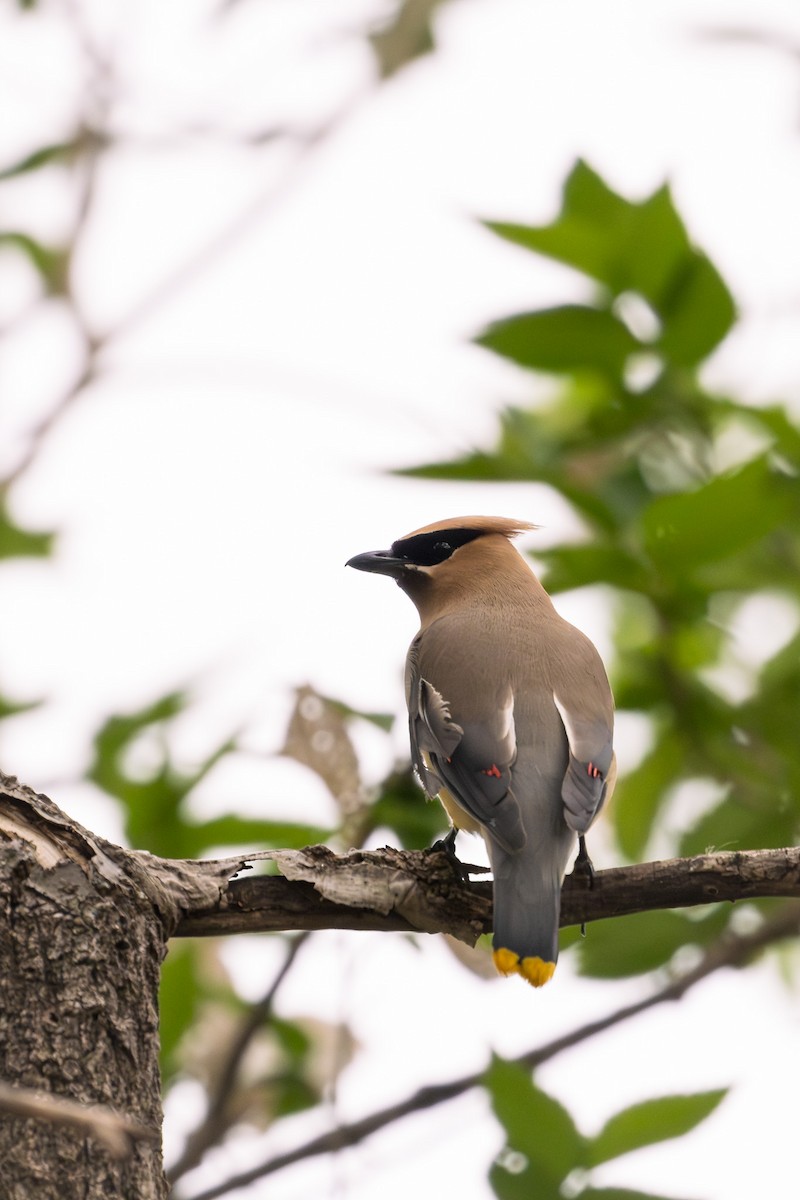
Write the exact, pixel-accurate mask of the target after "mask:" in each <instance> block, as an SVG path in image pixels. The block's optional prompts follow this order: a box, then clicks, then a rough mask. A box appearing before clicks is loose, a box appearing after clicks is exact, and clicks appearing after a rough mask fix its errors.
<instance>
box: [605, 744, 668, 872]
mask: <svg viewBox="0 0 800 1200" xmlns="http://www.w3.org/2000/svg"><path fill="white" fill-rule="evenodd" d="M685 754H686V750H685V747H684V745H683V742H682V740H681V738H680V737H679V736H678V735H677V734H676V733H675V732H673V731H668V730H665V731H663V732H662V733H661V734H660V735H659V736H658V739H657V741H656V743H655V746H654V747H653V749H652V750H651V751H650V753H649V754H648V755H647V757H646V758H645V759H644V760H643V762H641V763H640V764H639V766H638V767H636V769H635V770H633V771H631V772H630V774H628V775H624V776H623V777H622V778H621V779H620V780H619V782H618V784H617V786H616V789H615V791H614V795H613V798H612V801H611V806H610V809H609V811H610V814H611V817H612V820H613V822H614V829H615V832H616V835H617V839H618V841H619V844H620V848H621V849H622V852H623V853H624V854H625V856H626V858H627V859H628V860H629V861H630V862H637V861H638V860H639V859H641V857H642V856H643V854H644V852H645V848H646V846H647V843H648V841H649V839H650V833H651V830H652V828H653V823H654V821H655V819H656V817H657V816H658V813H659V811H660V809H661V806H662V804H663V803H664V801H665V800H666V798H667V792H668V790H669V788H670V787H672V785H673V784H674V783H676V782H677V781H678V779H680V777H681V775H682V774H683V772H684V768H685Z"/></svg>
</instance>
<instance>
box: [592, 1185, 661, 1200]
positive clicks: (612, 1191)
mask: <svg viewBox="0 0 800 1200" xmlns="http://www.w3.org/2000/svg"><path fill="white" fill-rule="evenodd" d="M580 1200H674V1197H670V1196H661V1195H658V1196H656V1195H655V1194H654V1193H653V1192H632V1191H631V1190H630V1188H615V1187H611V1188H592V1187H590V1188H584V1190H583V1191H582V1192H581V1193H580Z"/></svg>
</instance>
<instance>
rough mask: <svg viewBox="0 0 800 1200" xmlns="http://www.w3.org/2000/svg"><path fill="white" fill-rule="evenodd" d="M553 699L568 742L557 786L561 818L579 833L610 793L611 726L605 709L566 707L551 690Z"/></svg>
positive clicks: (613, 768)
mask: <svg viewBox="0 0 800 1200" xmlns="http://www.w3.org/2000/svg"><path fill="white" fill-rule="evenodd" d="M553 701H554V703H555V706H556V708H557V709H558V712H559V716H560V717H561V720H562V721H563V723H564V728H565V729H566V731H567V741H568V742H569V761H568V763H567V771H566V774H565V776H564V782H563V784H562V787H561V798H562V800H563V801H564V820H565V821H566V822H567V825H569V827H570V829H573V830H574V831H575V833H578V834H583V833H585V832H586V830H587V829H588V828H589V826H590V825H591V824H592V822H593V821H594V819H595V817H596V816H597V814H598V813H599V811H600V809H601V807H602V805H603V803H604V801H605V800H606V799H607V797H608V796H609V795H610V794H611V791H612V790H613V786H614V782H615V780H616V762H615V759H614V749H613V745H612V738H613V726H612V725H611V724H610V722H609V720H608V717H607V715H606V714H605V712H601V713H598V714H597V715H596V716H591V715H586V713H585V712H584V713H581V712H579V711H577V710H576V709H575V708H570V707H569V705H568V704H567V703H566V702H565V701H564V700H563V698H561V697H559V695H558V694H557V693H555V692H554V693H553Z"/></svg>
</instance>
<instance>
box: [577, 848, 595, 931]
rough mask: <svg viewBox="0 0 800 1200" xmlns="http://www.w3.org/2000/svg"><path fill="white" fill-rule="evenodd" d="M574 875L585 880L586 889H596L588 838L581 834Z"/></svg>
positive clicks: (584, 925) (584, 927) (584, 923)
mask: <svg viewBox="0 0 800 1200" xmlns="http://www.w3.org/2000/svg"><path fill="white" fill-rule="evenodd" d="M572 874H573V876H574V877H575V878H577V879H581V880H583V886H584V887H586V888H589V889H591V888H593V887H594V875H595V871H594V863H593V862H592V860H591V858H590V857H589V851H588V850H587V849H586V838H585V837H584V836H583V834H581V835H580V836H579V837H578V856H577V858H576V859H575V862H574V863H573V866H572ZM581 937H586V922H585V921H581Z"/></svg>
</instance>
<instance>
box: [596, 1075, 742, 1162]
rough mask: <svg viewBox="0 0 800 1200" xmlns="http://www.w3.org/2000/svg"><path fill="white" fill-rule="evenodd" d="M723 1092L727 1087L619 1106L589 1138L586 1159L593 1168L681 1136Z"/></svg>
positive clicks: (719, 1099) (711, 1107) (698, 1120)
mask: <svg viewBox="0 0 800 1200" xmlns="http://www.w3.org/2000/svg"><path fill="white" fill-rule="evenodd" d="M726 1095H727V1088H718V1089H717V1090H715V1091H710V1092H696V1093H694V1094H693V1095H686V1096H662V1097H660V1098H659V1099H657V1100H645V1101H644V1102H643V1103H641V1104H634V1105H632V1106H631V1107H630V1108H626V1109H623V1110H622V1112H618V1113H615V1115H614V1116H613V1117H611V1118H610V1119H609V1120H608V1121H607V1122H606V1124H605V1125H604V1126H603V1128H602V1129H601V1130H600V1132H599V1133H598V1134H597V1136H596V1137H595V1138H592V1139H590V1142H589V1161H590V1163H591V1165H592V1166H595V1167H596V1166H599V1164H600V1163H604V1162H608V1161H609V1160H610V1159H612V1158H620V1157H621V1156H622V1155H623V1154H630V1153H631V1151H632V1150H638V1149H640V1148H641V1147H642V1146H652V1145H654V1144H655V1143H656V1142H665V1141H668V1140H669V1139H671V1138H677V1137H683V1135H684V1134H686V1133H689V1131H690V1130H692V1129H694V1128H695V1127H696V1126H697V1125H699V1124H700V1122H701V1121H704V1120H705V1119H706V1117H708V1116H709V1115H710V1114H711V1113H712V1112H713V1111H714V1109H715V1108H716V1107H717V1105H718V1104H719V1103H720V1102H721V1101H722V1100H723V1099H724V1097H725V1096H726Z"/></svg>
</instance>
